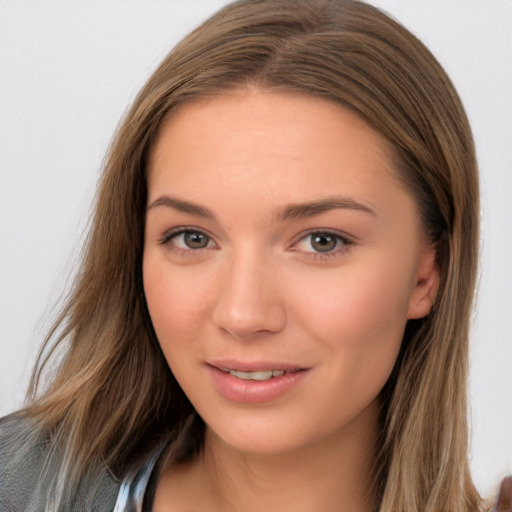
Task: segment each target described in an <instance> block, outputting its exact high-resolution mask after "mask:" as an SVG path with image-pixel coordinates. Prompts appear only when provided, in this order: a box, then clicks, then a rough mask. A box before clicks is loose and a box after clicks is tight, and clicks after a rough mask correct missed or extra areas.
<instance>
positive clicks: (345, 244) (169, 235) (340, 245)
mask: <svg viewBox="0 0 512 512" xmlns="http://www.w3.org/2000/svg"><path fill="white" fill-rule="evenodd" d="M186 233H195V234H199V235H204V236H206V237H207V238H208V241H209V243H210V242H213V243H215V242H214V241H213V238H212V237H211V236H210V235H208V234H207V233H205V232H204V231H203V230H201V229H196V228H192V227H180V228H176V229H172V230H169V231H167V232H165V233H164V234H163V236H162V237H161V238H160V240H159V243H160V244H161V245H164V246H168V248H169V249H170V250H172V251H174V252H178V253H181V254H184V255H189V256H192V255H198V254H201V253H202V252H203V251H204V250H206V249H211V247H203V248H197V249H193V248H188V249H183V248H181V247H178V246H177V245H176V244H174V243H173V239H174V238H176V237H178V236H180V235H184V234H186ZM314 235H317V236H318V235H321V236H326V237H333V238H334V239H335V240H336V246H335V247H334V249H333V250H329V251H326V252H320V251H314V250H312V251H299V250H297V249H295V248H296V247H297V245H298V244H299V243H301V242H303V241H305V240H306V239H307V238H308V237H309V238H310V239H311V237H313V236H314ZM353 244H354V242H353V241H352V240H350V239H349V238H347V237H346V236H343V235H341V234H339V233H336V232H333V231H329V230H318V229H316V230H314V231H308V232H307V233H302V234H301V235H300V236H299V237H298V238H297V240H296V241H295V242H294V243H293V244H292V245H291V247H290V250H291V251H293V252H303V254H305V255H307V257H309V258H311V259H313V260H314V261H327V260H331V259H333V258H337V257H340V256H342V255H344V254H345V253H346V252H347V251H348V250H349V249H350V248H351V246H352V245H353ZM215 245H217V244H215ZM217 247H218V246H217Z"/></svg>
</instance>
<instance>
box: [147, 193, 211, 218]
mask: <svg viewBox="0 0 512 512" xmlns="http://www.w3.org/2000/svg"><path fill="white" fill-rule="evenodd" d="M158 206H167V207H169V208H173V209H174V210H177V211H179V212H183V213H189V214H191V215H196V216H198V217H205V218H207V219H212V220H215V214H214V213H213V212H212V211H211V210H209V209H208V208H205V207H204V206H200V205H198V204H196V203H192V202H191V201H184V200H183V199H176V198H175V197H170V196H161V197H159V198H158V199H155V201H153V202H152V203H151V204H150V205H149V206H148V207H147V209H146V211H149V210H151V209H153V208H156V207H158Z"/></svg>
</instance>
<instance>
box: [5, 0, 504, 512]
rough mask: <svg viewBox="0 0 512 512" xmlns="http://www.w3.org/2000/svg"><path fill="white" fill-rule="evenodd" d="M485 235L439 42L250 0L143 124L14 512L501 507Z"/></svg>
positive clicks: (204, 40) (82, 283)
mask: <svg viewBox="0 0 512 512" xmlns="http://www.w3.org/2000/svg"><path fill="white" fill-rule="evenodd" d="M477 240H478V185H477V171H476V163H475V157H474V148H473V142H472V138H471V132H470V129H469V126H468V123H467V119H466V116H465V114H464V111H463V109H462V106H461V104H460V101H459V99H458V97H457V94H456V93H455V91H454V89H453V87H452V85H451V83H450V81H449V80H448V78H447V77H446V75H445V73H444V72H443V70H442V69H441V68H440V66H439V64H438V63H437V62H436V61H435V59H434V58H433V57H432V56H431V54H430V53H429V52H428V51H427V50H426V49H425V47H424V46H423V45H422V44H421V43H420V42H419V41H417V40H416V39H415V38H414V37H413V36H412V35H411V34H409V33H408V32H407V31H406V30H405V29H403V28H402V27H400V26H399V25H398V24H397V23H395V22H393V21H392V20H390V19H389V18H387V17H386V16H385V15H383V14H381V13H380V12H379V11H377V10H375V9H374V8H372V7H370V6H368V5H366V4H362V3H359V2H353V1H345V0H339V1H328V0H315V1H305V0H297V1H278V0H262V1H244V2H237V3H235V4H233V5H231V6H228V7H227V8H225V9H224V10H222V11H221V12H220V13H219V14H218V15H216V16H214V17H213V18H212V19H211V20H209V21H208V22H206V23H205V24H204V25H202V26H201V27H200V28H198V29H197V30H196V31H194V32H193V33H192V34H191V35H190V36H188V37H187V38H186V39H185V40H184V41H183V42H182V43H181V44H180V45H178V47H177V48H176V49H175V50H173V52H171V54H169V56H168V57H167V58H166V59H165V61H164V62H163V63H162V65H161V66H160V68H159V69H158V70H157V71H156V72H155V74H154V75H153V76H152V77H151V78H150V80H149V81H148V83H147V85H146V86H145V87H144V89H143V90H142V91H141V93H140V95H139V96H138V98H137V100H136V101H135V104H134V105H133V107H132V109H131V110H130V112H129V113H128V115H127V117H126V119H125V120H124V122H123V124H122V126H121V127H120V129H119V132H118V134H117V136H116V139H115V141H114V144H113V146H112V149H111V151H110V153H109V157H108V160H107V162H106V168H105V173H104V176H103V179H102V183H101V187H100V193H99V197H98V203H97V207H96V213H95V218H94V222H93V226H92V231H91V235H90V239H89V242H88V246H87V252H86V255H85V258H84V262H83V266H82V269H81V272H80V274H79V278H78V279H77V282H76V285H75V288H74V290H73V293H72V296H71V298H70V300H69V301H68V304H67V306H66V308H65V309H64V311H63V312H62V314H61V316H60V318H59V319H58V321H57V322H56V324H55V326H54V328H53V329H52V331H51V332H50V334H49V336H48V338H47V342H46V349H45V350H44V352H43V357H42V358H41V360H40V362H39V364H38V367H37V370H36V372H35V374H34V379H33V382H32V390H33V400H32V402H31V403H30V404H29V406H28V407H27V408H26V409H25V410H23V411H21V412H19V413H17V414H16V415H13V416H12V417H9V418H7V419H5V420H3V422H2V427H1V428H2V433H1V435H2V444H1V450H2V454H1V456H2V465H1V469H0V471H1V472H2V473H1V475H0V476H1V480H0V481H1V482H2V485H3V489H2V495H1V499H2V500H3V502H0V504H1V505H2V507H3V509H5V510H8V511H10V510H38V509H42V510H44V509H46V510H113V509H115V510H116V511H120V510H137V509H139V510H140V509H141V508H145V509H147V510H151V509H152V510H155V511H167V510H168V511H171V510H187V509H188V510H251V509H254V510H261V509H262V508H268V507H273V508H279V509H284V510H286V509H287V508H289V509H290V510H291V509H294V510H296V509H299V510H300V509H304V510H325V511H327V510H331V509H332V510H338V509H344V510H369V511H370V510H377V509H378V510H381V511H401V510H403V511H410V510H422V511H423V510H431V511H441V510H443V511H445V510H453V511H470V510H472V511H473V510H482V509H483V506H484V505H483V504H482V503H481V500H480V498H479V496H478V494H477V492H476V490H475V488H474V486H473V484H472V482H471V478H470V476H469V468H468V461H467V426H466V379H467V341H468V321H469V315H470V309H471V304H472V299H473V291H474V281H475V271H476V259H477V253H478V249H477ZM65 343H69V348H68V350H67V352H66V354H65V356H64V358H63V359H62V362H61V363H60V366H59V369H58V371H57V373H56V374H55V377H54V378H53V380H52V381H51V383H50V385H49V386H48V387H47V389H46V390H45V391H44V392H43V393H41V394H40V395H37V396H36V395H35V390H36V388H37V386H38V383H39V380H40V378H41V375H42V371H43V370H44V369H45V367H46V366H48V364H49V361H50V360H51V359H52V356H53V354H54V352H57V350H58V349H59V348H60V347H61V346H63V345H64V344H65ZM433 411H435V414H434V413H433ZM20 480H21V482H20ZM504 489H505V490H504V494H503V500H502V501H503V502H504V500H506V492H505V491H506V489H507V488H506V487H504Z"/></svg>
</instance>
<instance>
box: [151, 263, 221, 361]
mask: <svg viewBox="0 0 512 512" xmlns="http://www.w3.org/2000/svg"><path fill="white" fill-rule="evenodd" d="M143 275H144V292H145V296H146V302H147V305H148V310H149V314H150V317H151V321H152V323H153V327H154V329H155V333H156V335H157V338H158V341H159V343H160V345H161V346H162V349H163V351H164V353H165V355H166V357H168V355H170V353H171V352H172V349H173V348H174V347H177V346H182V345H184V344H186V345H188V346H190V344H193V343H194V342H195V341H196V339H197V332H198V330H199V329H200V328H201V326H202V325H203V323H204V322H205V318H206V314H205V311H206V310H208V308H209V304H210V302H211V298H210V297H211V293H212V290H214V289H215V283H214V282H213V276H214V273H213V272H204V273H201V272H198V269H197V268H194V269H193V266H191V267H188V268H187V267H181V268H173V266H171V265H169V264H168V263H167V262H165V261H163V262H155V261H151V259H149V258H148V259H147V260H145V261H144V267H143Z"/></svg>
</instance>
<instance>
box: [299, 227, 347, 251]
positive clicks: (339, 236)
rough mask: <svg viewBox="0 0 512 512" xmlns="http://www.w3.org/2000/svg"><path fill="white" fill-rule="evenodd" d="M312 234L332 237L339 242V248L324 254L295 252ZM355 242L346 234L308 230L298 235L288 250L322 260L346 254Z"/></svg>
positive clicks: (324, 230) (323, 230) (330, 230)
mask: <svg viewBox="0 0 512 512" xmlns="http://www.w3.org/2000/svg"><path fill="white" fill-rule="evenodd" d="M314 234H321V235H329V236H333V237H335V238H336V239H338V240H339V241H340V242H341V247H336V248H335V249H333V250H332V251H326V252H320V251H314V250H312V251H300V250H296V249H295V247H296V246H297V245H298V244H299V243H300V242H302V241H303V240H305V239H306V238H307V237H309V236H311V235H314ZM354 243H355V240H354V239H353V238H352V237H350V236H348V235H347V234H346V233H343V232H340V231H337V230H335V229H321V228H320V229H318V228H315V229H309V230H307V231H304V232H302V233H301V234H300V235H298V236H297V237H296V238H295V240H294V241H293V242H292V244H291V246H290V250H291V251H292V252H303V253H304V254H307V255H310V256H314V257H321V258H322V259H326V258H329V257H334V256H335V255H339V254H341V253H344V252H346V251H347V250H348V249H349V248H350V246H352V245H354Z"/></svg>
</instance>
